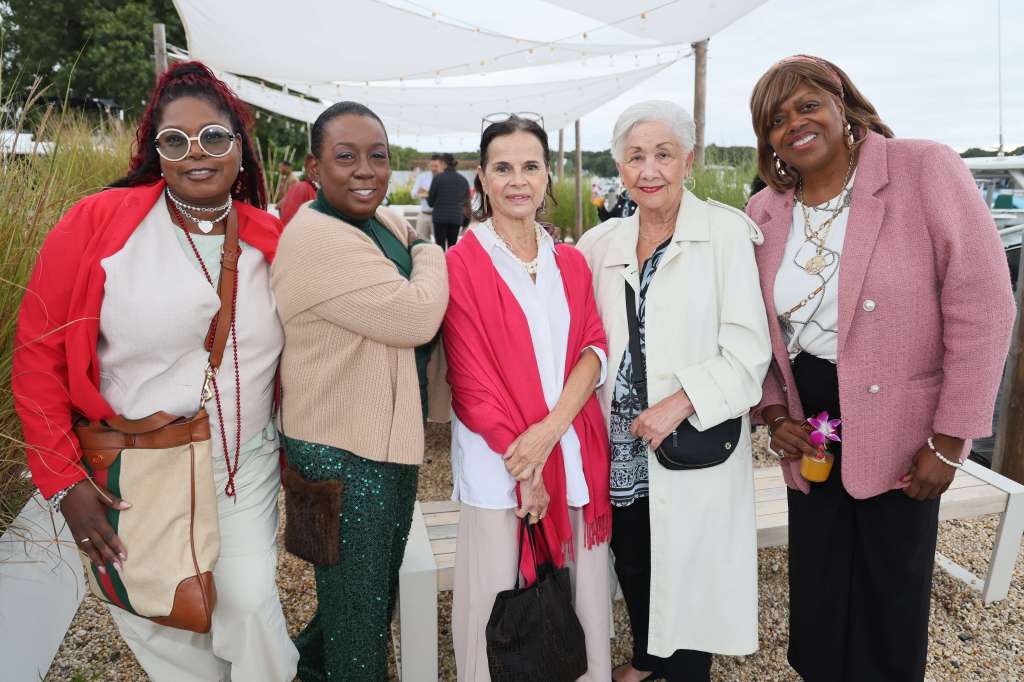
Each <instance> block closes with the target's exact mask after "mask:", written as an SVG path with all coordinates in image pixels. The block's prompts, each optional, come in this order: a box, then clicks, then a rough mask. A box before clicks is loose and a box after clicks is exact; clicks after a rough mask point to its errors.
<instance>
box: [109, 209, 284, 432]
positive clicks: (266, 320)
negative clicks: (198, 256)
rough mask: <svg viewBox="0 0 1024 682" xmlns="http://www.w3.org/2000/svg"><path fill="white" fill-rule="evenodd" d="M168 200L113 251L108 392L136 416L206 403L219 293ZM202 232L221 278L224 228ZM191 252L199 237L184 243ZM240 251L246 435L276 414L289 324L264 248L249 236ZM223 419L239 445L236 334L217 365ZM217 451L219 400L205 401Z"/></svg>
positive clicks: (207, 258) (214, 273)
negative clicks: (203, 394) (209, 342)
mask: <svg viewBox="0 0 1024 682" xmlns="http://www.w3.org/2000/svg"><path fill="white" fill-rule="evenodd" d="M180 230H181V228H180V227H178V226H177V225H176V224H175V223H174V222H173V220H172V218H171V216H170V213H169V212H168V210H167V205H166V203H165V202H164V201H163V200H160V201H158V202H157V203H156V204H155V205H154V206H153V208H152V210H150V212H149V213H148V214H147V215H146V217H145V218H144V219H143V220H142V222H141V223H140V224H139V226H138V228H136V230H135V232H133V233H132V236H131V237H129V238H128V241H127V242H126V243H125V245H124V248H122V249H121V250H120V251H118V252H117V253H115V254H113V255H111V256H109V257H107V258H104V259H103V260H102V261H101V262H100V265H101V266H102V267H103V269H104V271H105V272H106V283H105V285H104V294H103V305H102V307H101V308H100V335H99V343H98V347H97V351H98V355H99V361H100V392H101V393H102V394H103V397H104V399H106V401H107V402H108V403H109V404H110V407H111V408H112V409H113V410H114V411H115V412H116V413H118V414H121V415H123V416H125V417H127V418H129V419H137V418H139V417H145V416H147V415H150V414H152V413H154V412H157V411H160V410H162V411H164V412H169V413H171V414H175V415H180V416H192V415H194V414H195V413H196V411H197V410H198V408H199V397H200V390H201V388H202V384H203V371H204V370H205V368H206V365H207V361H208V359H209V353H208V352H207V351H206V350H205V349H204V348H203V343H204V340H205V338H206V334H207V331H208V330H209V328H210V320H212V319H213V316H214V315H215V314H216V312H217V311H218V310H219V308H220V297H219V296H218V295H217V291H216V290H215V289H214V288H213V287H212V286H210V283H209V282H207V280H206V277H205V276H204V275H203V272H202V270H200V268H199V264H198V263H197V262H196V261H195V257H194V255H192V254H191V253H186V252H185V251H184V250H183V248H182V245H181V244H180V243H179V241H178V237H177V236H176V233H178V232H180ZM193 240H194V241H195V242H196V246H197V248H198V249H199V251H200V253H202V254H203V260H204V262H205V263H206V268H207V270H208V271H209V273H210V276H211V277H212V278H213V280H214V282H215V283H216V281H217V278H218V277H219V274H220V257H219V254H220V247H221V246H222V244H223V241H224V237H223V236H213V235H194V236H193ZM185 248H187V249H189V251H190V252H191V247H189V246H188V245H187V243H186V244H185ZM241 248H242V255H241V257H240V258H239V260H238V309H237V311H236V318H235V319H236V333H237V335H238V364H239V370H240V371H239V378H240V383H241V389H242V390H241V393H242V395H241V398H242V400H241V408H242V425H241V432H242V433H241V435H242V441H241V442H242V443H246V442H248V441H249V439H250V438H252V437H254V436H256V435H257V434H259V432H260V431H261V430H262V429H263V428H264V427H265V426H266V425H267V423H268V422H269V421H270V418H271V410H272V408H273V398H274V375H275V373H276V372H277V362H278V358H279V356H280V354H281V348H282V347H283V346H284V332H283V331H282V329H281V323H280V322H279V321H278V319H277V309H276V306H275V303H274V298H273V294H272V292H271V290H270V276H269V270H270V268H269V266H268V265H267V262H266V260H265V259H264V257H263V254H262V253H261V252H260V251H259V250H258V249H256V248H254V247H252V246H249V245H248V244H246V243H245V242H241ZM217 385H218V387H219V389H220V398H221V405H222V406H223V409H224V428H225V431H226V435H227V442H228V446H229V448H233V447H234V446H233V445H232V443H233V442H234V437H235V429H236V424H237V414H236V407H235V396H236V392H235V368H234V350H233V343H232V340H231V337H230V336H229V337H228V342H227V346H226V348H225V350H224V360H223V362H222V363H221V367H220V372H219V373H218V375H217ZM206 409H207V412H209V413H210V430H211V432H212V436H213V446H214V451H215V452H218V451H219V450H220V449H221V439H220V424H219V422H218V419H217V408H216V402H215V400H213V399H211V400H210V402H208V403H207V405H206Z"/></svg>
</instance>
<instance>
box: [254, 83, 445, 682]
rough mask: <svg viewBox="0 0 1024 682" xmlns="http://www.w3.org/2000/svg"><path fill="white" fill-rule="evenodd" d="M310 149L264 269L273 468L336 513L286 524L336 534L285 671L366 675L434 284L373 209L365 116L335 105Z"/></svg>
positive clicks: (382, 173)
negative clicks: (311, 173) (273, 344)
mask: <svg viewBox="0 0 1024 682" xmlns="http://www.w3.org/2000/svg"><path fill="white" fill-rule="evenodd" d="M312 145H313V153H314V155H315V156H316V166H317V170H318V172H319V176H320V183H321V187H320V191H319V192H318V194H317V198H316V199H315V200H314V201H313V202H312V203H310V204H307V205H306V206H303V207H302V208H301V209H300V210H299V212H298V213H297V214H296V215H295V217H294V218H293V219H292V221H291V222H290V223H289V224H288V230H287V231H286V232H285V234H284V235H283V236H282V238H281V242H280V245H279V247H278V252H277V258H276V260H275V262H274V266H273V274H272V284H273V287H274V294H275V295H276V297H277V305H278V311H279V313H280V316H281V321H282V323H283V324H284V332H285V348H284V354H283V356H282V360H281V384H282V390H283V397H282V410H281V420H282V426H283V431H284V434H285V438H284V442H285V448H286V453H287V456H288V465H289V467H290V468H291V469H292V470H294V472H297V473H298V474H299V475H301V477H303V478H305V479H306V481H305V482H303V483H302V484H301V485H302V489H303V490H306V491H307V496H306V497H305V498H303V500H304V502H303V504H305V505H307V507H308V506H311V507H314V515H316V514H319V517H320V518H319V520H320V521H321V522H322V521H324V519H323V517H324V516H325V515H326V516H327V517H328V518H327V521H331V520H337V521H340V523H336V524H334V527H331V524H330V523H317V524H313V526H315V527H312V526H311V527H310V528H302V529H301V531H300V532H301V533H302V534H303V535H304V539H305V540H307V541H308V542H309V543H311V544H316V543H321V544H327V543H333V542H337V543H339V548H340V551H339V552H338V555H339V556H340V558H339V559H337V561H336V563H333V564H331V565H326V562H321V563H320V564H318V565H317V566H316V586H317V598H318V600H319V608H318V611H317V614H316V615H315V616H314V617H313V620H312V621H311V622H310V623H309V625H307V626H306V628H305V630H303V631H302V632H301V633H300V634H299V636H298V638H297V640H296V645H297V646H298V648H299V652H300V660H299V676H300V677H301V678H302V679H303V680H306V681H309V680H321V679H328V678H330V679H337V680H346V682H356V681H357V680H373V681H374V682H376V681H377V680H382V679H387V650H386V647H387V630H388V623H389V622H390V620H391V613H392V611H393V609H394V603H395V592H396V587H397V583H398V568H399V566H400V565H401V563H402V555H403V553H404V551H405V543H406V539H407V537H408V534H409V525H410V522H411V519H412V511H413V504H414V502H415V500H416V483H417V477H418V471H419V470H418V465H419V464H420V462H421V461H422V458H423V418H424V414H425V412H426V400H425V384H426V364H427V357H428V355H429V350H430V349H429V346H430V342H431V340H432V339H433V338H434V337H435V335H436V334H437V330H438V328H439V327H440V325H441V320H442V319H443V317H444V312H445V308H446V306H447V302H448V282H447V275H446V272H445V264H444V256H443V254H442V252H441V249H439V248H438V247H437V246H434V245H433V244H429V243H428V242H425V241H423V240H420V239H419V238H418V237H417V235H416V233H415V232H413V231H412V230H411V229H410V228H408V227H407V226H406V225H405V224H404V223H403V221H401V220H400V219H398V218H396V217H395V216H394V215H392V214H391V213H390V212H389V211H388V210H387V209H382V208H380V204H381V202H382V201H383V199H384V196H385V195H386V193H387V188H388V179H389V176H390V174H391V171H390V166H389V159H388V141H387V134H386V132H385V130H384V125H383V124H382V123H381V121H380V119H379V118H378V117H377V116H376V114H374V113H373V112H372V111H370V110H369V109H367V108H366V107H364V106H362V105H360V104H356V103H354V102H340V103H338V104H335V105H333V106H331V107H330V108H328V109H327V110H326V111H324V113H322V114H321V115H320V117H319V118H318V119H317V121H316V123H315V124H314V125H313V129H312ZM323 481H340V482H341V505H340V513H337V512H334V511H330V512H327V513H326V514H325V513H324V512H325V510H328V509H331V508H332V504H334V505H336V504H337V492H336V490H337V488H336V487H335V488H333V492H331V490H332V489H331V488H330V487H329V486H328V487H327V492H323V491H321V493H320V494H312V495H310V494H309V492H308V491H314V490H316V489H317V488H318V487H320V488H323V487H324V486H323V485H321V486H318V485H317V482H323ZM286 488H287V482H286ZM322 495H326V499H325V498H324V497H322ZM331 495H333V499H331V498H330V496H331ZM314 499H317V500H318V501H316V502H313V501H312V500H314ZM289 504H291V503H289ZM335 508H336V507H335ZM288 522H289V523H292V522H293V520H292V519H289V521H288ZM331 549H334V548H331Z"/></svg>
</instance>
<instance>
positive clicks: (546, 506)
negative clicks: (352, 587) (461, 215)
mask: <svg viewBox="0 0 1024 682" xmlns="http://www.w3.org/2000/svg"><path fill="white" fill-rule="evenodd" d="M549 158H550V152H549V150H548V138H547V134H546V133H545V132H544V129H543V128H541V127H540V125H539V124H538V123H537V122H535V121H532V120H529V119H523V118H519V117H517V116H511V117H510V118H508V119H506V120H504V121H501V122H499V123H492V124H490V125H489V126H488V127H487V128H486V129H485V130H484V132H483V135H482V136H481V140H480V168H479V169H478V170H477V178H476V189H477V193H478V195H479V196H480V197H481V202H480V211H479V213H478V215H479V217H480V218H481V221H482V222H480V223H478V224H477V225H476V226H474V227H473V228H472V229H471V230H470V231H469V232H467V233H466V236H465V237H463V239H462V240H461V241H460V242H459V243H458V245H457V246H455V247H454V248H452V249H449V251H448V254H447V261H448V269H449V273H450V286H451V301H450V303H449V308H448V313H447V315H446V316H445V322H444V342H445V351H446V354H447V359H448V381H449V383H450V384H451V388H452V408H453V410H452V411H453V416H452V447H451V451H452V477H453V480H454V484H455V487H454V491H453V492H452V499H453V500H456V501H458V502H460V503H461V505H460V509H461V512H460V514H461V515H460V517H459V534H458V539H457V540H456V552H455V557H456V561H455V587H454V594H453V603H452V637H453V639H454V648H455V662H456V667H457V670H458V679H459V680H460V682H486V681H487V680H490V679H491V677H490V674H489V670H488V658H487V646H486V644H487V641H486V637H485V629H486V626H487V622H488V619H489V617H490V615H491V609H492V608H493V606H494V600H495V596H496V595H497V593H498V592H499V591H502V590H507V589H508V588H509V586H511V585H512V584H513V583H514V582H515V581H516V576H517V575H518V574H519V573H520V572H522V574H523V576H524V577H525V578H526V580H527V581H528V582H532V581H533V580H534V578H535V577H536V575H535V570H534V560H535V557H533V556H531V554H532V552H531V549H530V543H528V542H524V543H523V544H524V548H523V552H522V556H521V558H520V564H519V565H517V564H516V558H517V554H518V552H519V546H518V540H519V539H520V537H521V535H520V533H519V529H520V524H522V523H531V524H536V530H537V533H536V536H537V549H538V551H539V552H541V554H542V556H541V557H536V559H537V560H539V561H543V560H545V559H546V560H550V561H552V562H553V563H554V564H555V565H558V566H561V565H563V564H564V563H567V560H566V557H571V558H572V560H571V564H572V565H571V568H570V577H571V583H572V590H573V602H574V608H575V612H576V615H577V617H578V618H579V621H580V624H581V625H582V627H583V631H584V633H585V636H586V647H587V663H588V670H587V674H586V675H585V676H584V677H582V678H581V679H583V680H586V681H587V682H608V679H609V676H610V675H611V662H610V651H609V645H608V641H609V634H610V622H609V610H608V592H609V587H608V535H609V532H610V530H611V509H610V507H609V504H608V439H607V437H606V432H605V427H604V420H603V419H602V417H601V408H600V407H599V406H598V404H597V399H596V398H595V396H594V388H595V387H596V386H599V385H600V384H601V382H602V381H603V380H604V375H605V371H604V370H605V365H606V357H607V355H606V348H605V337H604V330H603V329H602V328H601V320H600V318H599V317H598V315H597V309H596V308H595V306H594V296H593V291H592V289H591V283H590V279H591V277H590V270H589V269H588V268H587V264H586V261H585V260H584V259H583V256H582V255H581V254H580V252H579V251H577V250H576V249H574V248H573V247H571V246H567V245H559V246H556V245H555V243H554V241H553V240H552V239H551V237H550V236H549V235H548V234H547V233H546V232H545V231H544V230H543V228H542V227H541V226H540V224H539V223H538V222H537V213H538V209H539V208H540V206H541V203H542V202H543V201H544V199H545V196H547V195H549V193H550V189H549V188H550V184H549V182H550V180H549V163H548V159H549ZM442 177H443V174H442ZM551 634H556V633H551Z"/></svg>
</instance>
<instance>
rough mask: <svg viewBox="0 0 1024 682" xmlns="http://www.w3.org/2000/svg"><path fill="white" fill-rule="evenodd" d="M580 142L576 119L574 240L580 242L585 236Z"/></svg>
mask: <svg viewBox="0 0 1024 682" xmlns="http://www.w3.org/2000/svg"><path fill="white" fill-rule="evenodd" d="M581 145H582V143H581V142H580V120H579V119H576V224H575V226H574V228H573V234H572V238H573V240H574V241H579V238H580V235H582V234H583V147H582V146H581Z"/></svg>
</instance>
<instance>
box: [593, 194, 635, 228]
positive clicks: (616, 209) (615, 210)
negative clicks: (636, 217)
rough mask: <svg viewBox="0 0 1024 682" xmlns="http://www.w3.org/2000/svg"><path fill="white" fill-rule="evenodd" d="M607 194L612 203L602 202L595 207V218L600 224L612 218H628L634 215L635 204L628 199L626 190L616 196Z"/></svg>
mask: <svg viewBox="0 0 1024 682" xmlns="http://www.w3.org/2000/svg"><path fill="white" fill-rule="evenodd" d="M609 194H610V199H614V203H612V202H611V201H603V202H601V205H600V206H598V207H597V217H598V219H599V220H600V221H601V222H602V223H603V222H605V221H607V220H611V219H612V218H628V217H629V216H631V215H633V214H634V213H636V202H635V201H633V200H632V199H631V198H630V196H629V190H628V189H625V188H624V189H623V190H622V191H621V192H619V194H618V195H615V194H611V193H609ZM609 206H611V208H608V207H609Z"/></svg>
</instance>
